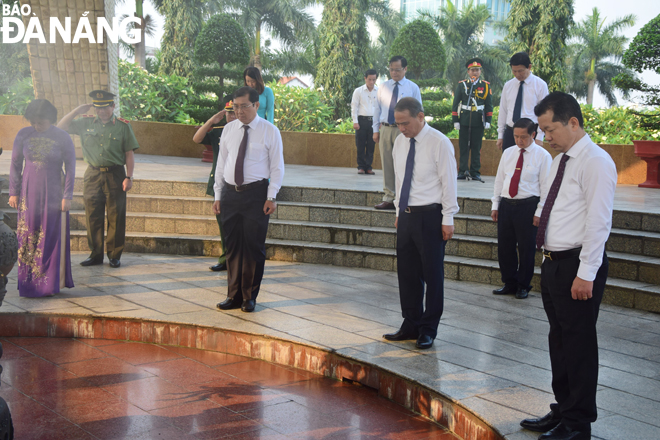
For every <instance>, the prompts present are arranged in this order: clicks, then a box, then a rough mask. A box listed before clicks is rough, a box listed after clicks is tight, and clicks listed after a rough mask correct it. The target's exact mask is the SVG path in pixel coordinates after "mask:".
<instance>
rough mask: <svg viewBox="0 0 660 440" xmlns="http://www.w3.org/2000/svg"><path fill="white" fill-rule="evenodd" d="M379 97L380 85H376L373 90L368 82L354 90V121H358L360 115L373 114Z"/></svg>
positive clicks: (352, 108)
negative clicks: (368, 85)
mask: <svg viewBox="0 0 660 440" xmlns="http://www.w3.org/2000/svg"><path fill="white" fill-rule="evenodd" d="M377 98H378V87H376V86H374V88H373V89H371V91H369V88H368V87H367V85H366V84H363V85H361V86H360V87H358V88H357V89H355V91H354V92H353V99H351V117H352V118H353V123H354V124H357V123H358V116H373V115H374V109H375V107H376V99H377Z"/></svg>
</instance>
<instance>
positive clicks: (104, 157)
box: [57, 90, 139, 267]
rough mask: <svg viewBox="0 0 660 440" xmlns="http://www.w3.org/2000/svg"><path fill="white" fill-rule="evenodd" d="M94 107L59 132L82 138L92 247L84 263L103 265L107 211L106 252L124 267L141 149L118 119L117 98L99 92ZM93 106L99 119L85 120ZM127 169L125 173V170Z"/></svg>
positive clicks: (83, 108) (78, 109)
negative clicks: (135, 170) (130, 204)
mask: <svg viewBox="0 0 660 440" xmlns="http://www.w3.org/2000/svg"><path fill="white" fill-rule="evenodd" d="M89 96H90V97H91V98H92V104H83V105H81V106H79V107H76V108H75V109H74V110H73V111H72V112H71V113H69V114H68V115H66V116H64V117H63V118H62V120H61V121H60V123H59V124H57V126H58V128H61V129H62V130H66V131H68V132H69V133H70V134H77V135H79V136H80V140H81V143H82V151H83V159H84V160H85V162H87V164H88V165H89V166H88V167H87V170H86V171H85V180H84V185H83V198H84V201H85V216H86V217H87V242H88V243H89V248H90V249H91V251H92V253H91V255H90V256H89V258H87V259H86V260H84V261H83V262H82V263H80V265H81V266H93V265H96V264H102V263H103V233H104V223H105V211H106V207H107V210H108V234H107V237H106V241H105V243H106V252H107V254H108V259H109V260H110V267H119V266H121V262H120V259H121V253H122V251H123V250H124V241H125V237H126V192H127V191H129V190H130V189H131V187H132V186H133V167H134V165H135V158H134V156H133V150H136V149H138V148H139V145H138V142H137V139H135V134H133V129H132V128H131V126H130V124H129V123H128V121H126V120H124V119H121V118H117V117H115V116H114V114H113V111H114V109H115V101H114V98H115V95H113V94H112V93H109V92H106V91H105V90H94V91H92V92H91V93H90V94H89ZM92 106H93V107H94V110H95V111H96V116H91V115H85V116H83V117H82V118H78V119H74V118H75V117H76V116H79V115H84V114H85V113H87V112H88V111H89V110H90V109H91V108H92ZM124 165H126V169H125V170H124Z"/></svg>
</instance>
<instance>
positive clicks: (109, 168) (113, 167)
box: [89, 165, 124, 173]
mask: <svg viewBox="0 0 660 440" xmlns="http://www.w3.org/2000/svg"><path fill="white" fill-rule="evenodd" d="M89 167H90V168H91V169H93V170H96V171H100V172H102V173H107V172H109V171H113V170H116V169H117V168H124V165H111V166H109V167H95V166H92V165H90V166H89Z"/></svg>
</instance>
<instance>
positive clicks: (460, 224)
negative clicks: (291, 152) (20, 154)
mask: <svg viewBox="0 0 660 440" xmlns="http://www.w3.org/2000/svg"><path fill="white" fill-rule="evenodd" d="M205 190H206V183H192V182H172V181H154V180H136V181H135V182H134V186H133V189H132V190H131V192H130V193H129V196H128V215H127V241H126V252H133V253H169V254H181V255H208V256H217V255H219V252H220V239H219V237H218V226H217V223H216V220H215V216H213V215H212V213H211V212H212V210H211V206H212V199H211V197H208V196H206V195H205ZM74 191H75V192H74V199H73V203H72V210H71V249H72V250H74V251H86V250H88V248H87V238H86V232H85V213H84V207H83V200H82V179H76V185H75V189H74ZM7 197H8V195H7V191H6V190H5V191H3V192H2V196H1V197H0V203H2V204H3V205H2V206H6V203H7ZM380 200H381V194H380V193H378V192H375V191H359V190H356V191H350V190H333V189H318V188H301V187H284V188H282V190H281V191H280V193H279V195H278V209H277V211H276V213H275V214H274V215H272V216H271V221H270V227H269V230H268V239H267V257H268V258H269V259H272V260H280V261H292V262H302V263H316V264H333V265H339V266H347V267H355V268H360V267H364V268H370V269H380V270H388V271H393V270H396V252H395V241H396V230H395V229H394V220H395V213H394V211H378V210H376V209H374V208H373V205H375V204H376V203H378V202H379V201H380ZM459 206H460V208H461V209H460V212H459V214H458V215H457V216H456V217H455V222H454V223H455V235H454V238H453V239H452V240H450V241H449V242H448V243H447V248H446V258H445V274H446V277H447V278H448V279H452V280H461V281H473V282H479V283H488V284H493V285H499V284H500V282H501V281H500V272H499V267H498V263H497V227H496V224H495V223H493V221H492V220H491V218H490V201H489V200H485V199H472V198H459ZM7 213H8V214H9V216H10V220H9V222H8V223H9V225H10V226H12V227H15V224H16V213H15V212H11V210H9V211H7ZM607 253H608V257H609V260H610V271H609V274H610V277H609V279H608V285H607V290H606V297H605V301H606V302H607V303H611V304H617V305H621V306H625V307H631V308H639V309H643V310H649V311H655V312H660V215H657V214H647V213H641V212H639V213H637V212H628V211H625V212H624V211H615V213H614V218H613V230H612V233H611V235H610V239H609V240H608V242H607ZM540 263H541V255H540V253H537V265H540ZM539 283H540V268H539V267H537V268H536V273H535V276H534V279H533V281H532V285H533V287H534V290H536V291H537V292H538V291H539V290H540V288H539Z"/></svg>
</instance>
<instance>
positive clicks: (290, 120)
mask: <svg viewBox="0 0 660 440" xmlns="http://www.w3.org/2000/svg"><path fill="white" fill-rule="evenodd" d="M268 87H270V88H271V89H273V93H274V94H275V125H277V127H278V128H279V129H280V130H282V131H311V132H317V133H330V132H333V131H334V127H335V125H337V123H336V121H335V119H334V117H333V116H334V109H333V108H332V107H331V106H330V105H329V104H328V101H329V98H328V96H327V92H324V91H323V90H321V89H317V90H314V89H305V88H302V87H288V86H285V85H283V84H278V83H276V82H272V83H270V84H268ZM339 122H342V121H339Z"/></svg>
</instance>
